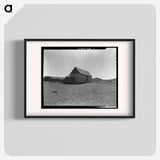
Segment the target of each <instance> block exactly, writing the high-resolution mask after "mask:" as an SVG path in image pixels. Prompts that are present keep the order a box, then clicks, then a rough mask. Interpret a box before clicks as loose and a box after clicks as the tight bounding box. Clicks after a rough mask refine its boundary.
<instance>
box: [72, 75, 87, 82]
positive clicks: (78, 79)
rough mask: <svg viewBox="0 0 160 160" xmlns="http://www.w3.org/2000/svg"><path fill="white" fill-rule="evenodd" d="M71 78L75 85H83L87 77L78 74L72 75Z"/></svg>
mask: <svg viewBox="0 0 160 160" xmlns="http://www.w3.org/2000/svg"><path fill="white" fill-rule="evenodd" d="M70 76H71V77H75V83H84V82H86V78H87V76H85V75H82V74H79V73H72V74H71V75H70Z"/></svg>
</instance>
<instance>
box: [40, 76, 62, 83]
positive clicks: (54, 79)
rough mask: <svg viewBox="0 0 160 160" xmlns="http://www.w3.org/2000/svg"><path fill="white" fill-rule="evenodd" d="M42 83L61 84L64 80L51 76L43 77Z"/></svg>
mask: <svg viewBox="0 0 160 160" xmlns="http://www.w3.org/2000/svg"><path fill="white" fill-rule="evenodd" d="M43 80H44V81H52V82H62V81H63V80H64V77H51V76H45V77H43Z"/></svg>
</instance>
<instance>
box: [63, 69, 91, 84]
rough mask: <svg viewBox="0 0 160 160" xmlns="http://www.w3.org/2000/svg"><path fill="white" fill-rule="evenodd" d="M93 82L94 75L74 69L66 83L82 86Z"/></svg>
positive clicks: (67, 77) (66, 78) (65, 80)
mask: <svg viewBox="0 0 160 160" xmlns="http://www.w3.org/2000/svg"><path fill="white" fill-rule="evenodd" d="M90 82H92V75H91V74H90V73H89V72H88V71H85V70H83V69H81V68H78V67H74V68H73V70H72V72H71V73H70V74H69V75H68V76H66V77H65V79H64V83H69V84H80V83H90Z"/></svg>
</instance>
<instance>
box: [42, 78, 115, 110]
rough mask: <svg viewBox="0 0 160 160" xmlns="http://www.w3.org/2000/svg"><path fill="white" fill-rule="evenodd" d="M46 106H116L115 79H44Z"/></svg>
mask: <svg viewBox="0 0 160 160" xmlns="http://www.w3.org/2000/svg"><path fill="white" fill-rule="evenodd" d="M43 86H44V106H46V107H53V106H55V107H56V108H59V107H62V108H63V107H64V108H66V107H69V106H71V107H80V106H81V107H84V108H85V107H90V108H92V107H93V108H95V107H101V108H116V104H117V102H116V100H117V98H116V80H113V81H98V82H92V83H84V84H64V83H61V82H51V81H44V82H43Z"/></svg>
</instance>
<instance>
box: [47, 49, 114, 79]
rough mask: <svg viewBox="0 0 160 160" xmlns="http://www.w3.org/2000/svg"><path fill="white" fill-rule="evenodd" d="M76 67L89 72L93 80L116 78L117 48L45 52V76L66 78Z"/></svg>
mask: <svg viewBox="0 0 160 160" xmlns="http://www.w3.org/2000/svg"><path fill="white" fill-rule="evenodd" d="M74 67H79V68H81V69H84V70H87V71H89V72H90V73H91V75H92V77H93V78H95V77H98V78H102V79H113V78H116V48H106V49H102V50H98V49H94V50H84V49H83V50H76V49H75V50H73V49H72V50H45V51H44V76H54V77H64V76H67V75H68V74H70V72H71V71H72V70H73V68H74Z"/></svg>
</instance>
